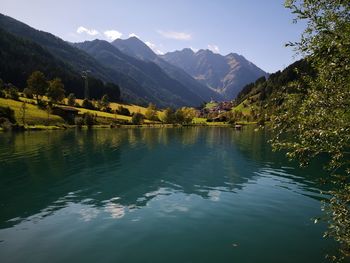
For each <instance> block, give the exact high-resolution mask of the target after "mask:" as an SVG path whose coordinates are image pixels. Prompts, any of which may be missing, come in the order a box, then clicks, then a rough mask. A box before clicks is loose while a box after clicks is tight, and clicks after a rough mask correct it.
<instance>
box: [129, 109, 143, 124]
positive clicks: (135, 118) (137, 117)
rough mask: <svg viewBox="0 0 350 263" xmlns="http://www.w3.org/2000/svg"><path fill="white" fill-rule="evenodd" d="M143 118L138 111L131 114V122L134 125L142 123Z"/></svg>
mask: <svg viewBox="0 0 350 263" xmlns="http://www.w3.org/2000/svg"><path fill="white" fill-rule="evenodd" d="M144 118H145V116H143V115H142V114H141V113H140V112H135V113H134V114H133V115H132V118H131V123H132V124H135V125H140V124H142V123H143V119H144Z"/></svg>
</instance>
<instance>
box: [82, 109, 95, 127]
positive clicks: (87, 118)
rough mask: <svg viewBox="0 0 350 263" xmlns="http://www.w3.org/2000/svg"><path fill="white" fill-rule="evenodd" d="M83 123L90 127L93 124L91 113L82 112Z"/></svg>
mask: <svg viewBox="0 0 350 263" xmlns="http://www.w3.org/2000/svg"><path fill="white" fill-rule="evenodd" d="M84 123H85V125H86V126H88V127H91V126H93V125H94V124H95V119H94V116H93V115H92V114H91V113H88V112H87V113H84Z"/></svg>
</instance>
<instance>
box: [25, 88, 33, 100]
mask: <svg viewBox="0 0 350 263" xmlns="http://www.w3.org/2000/svg"><path fill="white" fill-rule="evenodd" d="M23 94H24V96H25V97H26V98H28V99H32V98H33V91H32V90H31V89H29V88H24V90H23Z"/></svg>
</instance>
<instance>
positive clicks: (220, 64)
mask: <svg viewBox="0 0 350 263" xmlns="http://www.w3.org/2000/svg"><path fill="white" fill-rule="evenodd" d="M160 57H161V58H162V59H163V60H165V61H167V62H169V63H171V64H172V65H174V66H176V67H179V68H181V69H183V70H184V71H186V72H187V73H188V74H190V75H191V76H192V77H193V78H195V79H196V80H198V81H200V82H201V83H202V84H204V85H206V86H207V87H209V88H210V89H212V90H214V91H216V92H218V93H220V94H222V96H223V97H224V98H225V99H233V98H235V97H236V96H237V94H238V93H239V92H240V90H241V89H242V88H243V87H244V86H245V85H247V84H248V83H251V82H254V81H255V80H256V79H258V78H259V77H262V76H267V75H268V74H267V73H266V72H265V71H263V70H262V69H260V68H259V67H257V66H256V65H254V64H253V63H252V62H250V61H248V60H247V59H245V58H244V57H243V56H241V55H238V54H235V53H230V54H228V55H226V56H222V55H220V54H216V53H213V52H212V51H210V50H203V49H201V50H199V51H198V52H193V51H192V50H191V49H189V48H186V49H183V50H181V51H174V52H169V53H166V54H165V55H162V56H160Z"/></svg>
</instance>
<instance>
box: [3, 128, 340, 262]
mask: <svg viewBox="0 0 350 263" xmlns="http://www.w3.org/2000/svg"><path fill="white" fill-rule="evenodd" d="M267 140H268V133H266V132H265V131H260V132H254V131H253V129H245V130H243V131H241V132H240V131H235V130H233V129H230V128H201V127H194V128H164V129H157V128H154V129H111V130H110V129H106V130H103V129H101V130H91V131H75V130H69V131H51V132H46V131H43V132H30V133H15V134H9V133H2V134H0V262H2V263H6V262H181V263H182V262H200V263H203V262H236V263H243V262H247V263H249V262H251V263H258V262H259V263H260V262H261V263H274V262H276V263H281V262H283V263H288V262H293V263H295V262H298V263H303V262H305V263H306V262H307V263H320V262H327V260H325V259H324V256H325V255H326V254H327V253H332V252H334V244H333V242H331V241H330V240H326V239H323V238H322V235H323V232H324V230H325V225H323V224H322V223H321V224H314V223H313V220H312V218H314V217H318V216H320V215H322V211H321V209H320V207H321V203H320V201H321V200H322V199H323V198H325V197H324V196H322V195H321V194H320V185H319V183H318V179H319V178H320V177H321V176H322V170H321V167H318V165H317V164H316V165H314V166H313V167H310V168H308V169H306V170H302V169H299V168H297V166H296V165H295V164H293V163H290V162H288V161H287V160H286V159H285V157H284V155H283V154H280V153H273V152H272V151H271V148H270V147H269V145H268V144H267Z"/></svg>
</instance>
